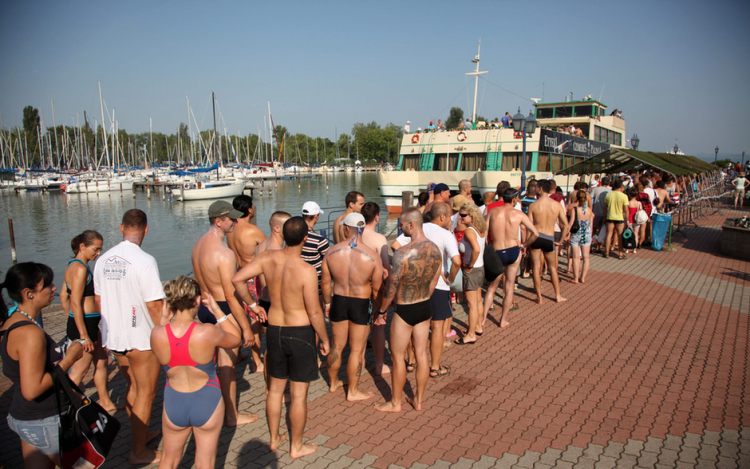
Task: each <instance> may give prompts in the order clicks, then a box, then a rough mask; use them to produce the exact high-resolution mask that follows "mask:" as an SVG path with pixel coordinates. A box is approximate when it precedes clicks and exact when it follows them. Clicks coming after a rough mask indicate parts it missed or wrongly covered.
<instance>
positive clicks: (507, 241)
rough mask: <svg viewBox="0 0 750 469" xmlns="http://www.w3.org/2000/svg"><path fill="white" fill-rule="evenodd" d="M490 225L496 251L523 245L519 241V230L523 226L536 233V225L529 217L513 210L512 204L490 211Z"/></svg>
mask: <svg viewBox="0 0 750 469" xmlns="http://www.w3.org/2000/svg"><path fill="white" fill-rule="evenodd" d="M532 205H534V204H532ZM488 224H489V227H490V233H492V247H493V248H494V249H495V250H496V251H499V250H501V249H508V248H512V247H516V246H520V245H521V241H520V240H519V239H518V229H519V227H520V226H521V224H523V225H524V226H525V227H526V229H527V230H530V231H534V229H533V226H534V225H533V224H532V223H531V220H529V217H527V216H526V214H525V213H523V212H522V211H520V210H516V209H515V208H513V205H512V204H505V205H501V206H499V207H495V208H493V209H492V210H490V215H489V219H488Z"/></svg>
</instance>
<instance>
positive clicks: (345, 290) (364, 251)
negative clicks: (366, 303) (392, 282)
mask: <svg viewBox="0 0 750 469" xmlns="http://www.w3.org/2000/svg"><path fill="white" fill-rule="evenodd" d="M326 269H327V270H328V271H329V272H330V274H331V277H332V278H333V293H334V295H337V296H346V297H350V298H362V299H365V298H370V297H371V296H372V293H373V289H375V290H376V291H377V290H379V287H380V285H381V283H382V279H383V264H382V262H381V261H380V258H379V257H378V254H377V253H376V252H375V251H373V250H372V249H370V248H369V247H368V246H366V245H365V244H364V243H359V244H357V245H356V246H354V247H351V246H349V241H343V242H341V243H339V244H337V245H335V246H333V247H332V248H331V249H330V250H329V251H328V252H327V253H326V257H325V258H324V259H323V270H324V271H325V270H326ZM324 276H325V274H324Z"/></svg>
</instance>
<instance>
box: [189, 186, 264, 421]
mask: <svg viewBox="0 0 750 469" xmlns="http://www.w3.org/2000/svg"><path fill="white" fill-rule="evenodd" d="M242 215H243V214H242V212H240V211H239V210H235V208H234V207H233V206H232V204H230V203H229V202H227V201H226V200H217V201H216V202H214V203H212V204H211V206H210V207H208V220H209V223H210V226H209V228H208V233H206V234H205V235H203V236H202V237H201V238H200V239H199V240H198V241H197V242H196V243H195V246H193V252H192V255H191V260H192V263H193V272H194V274H195V279H196V280H197V281H198V285H200V287H201V295H204V294H206V293H210V294H211V295H212V296H213V297H214V299H215V300H216V303H217V304H218V305H219V307H220V308H221V310H222V311H223V312H224V314H226V315H227V316H228V317H229V320H230V321H232V322H233V323H234V325H235V326H237V327H239V328H240V329H241V330H242V338H243V342H244V343H243V345H244V346H245V347H250V346H252V345H253V343H254V337H253V332H252V330H251V329H250V322H249V321H248V319H247V315H246V314H245V309H244V307H243V306H242V304H240V302H239V301H238V300H237V297H236V296H235V289H234V285H232V277H233V276H234V274H235V273H236V272H237V259H236V258H235V256H234V252H233V251H232V250H231V249H229V247H228V246H227V245H226V244H225V243H224V240H225V238H226V236H227V233H231V232H232V231H234V227H235V225H236V224H237V219H238V218H241V217H242ZM248 306H249V307H250V309H252V310H253V312H254V313H255V314H257V315H258V317H259V318H260V319H261V320H265V318H266V312H265V311H263V308H261V307H259V306H258V305H257V304H256V303H253V304H249V305H248ZM198 319H199V320H200V321H201V322H203V323H209V324H216V318H215V317H214V315H213V314H211V312H210V311H209V310H208V308H206V307H205V306H204V305H203V304H202V303H201V306H200V308H199V309H198ZM239 351H240V350H239V347H237V348H234V349H219V353H218V364H219V366H218V375H219V384H220V385H221V394H222V398H223V399H224V406H225V408H226V411H225V412H226V413H225V415H224V424H225V425H226V426H228V427H235V426H237V425H243V424H247V423H252V422H255V421H256V420H258V416H257V415H255V414H240V413H239V412H238V410H237V380H236V377H235V373H234V367H235V364H236V360H237V355H238V354H239Z"/></svg>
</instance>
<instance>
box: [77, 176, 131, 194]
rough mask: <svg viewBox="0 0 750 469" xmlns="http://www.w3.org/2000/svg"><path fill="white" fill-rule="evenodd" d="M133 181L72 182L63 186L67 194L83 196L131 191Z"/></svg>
mask: <svg viewBox="0 0 750 469" xmlns="http://www.w3.org/2000/svg"><path fill="white" fill-rule="evenodd" d="M134 182H135V181H134V180H133V179H128V180H122V181H118V180H116V179H108V180H95V181H80V182H72V183H70V184H67V185H66V186H65V192H67V193H68V194H85V193H89V192H112V191H116V192H120V191H122V192H124V191H132V190H133V183H134Z"/></svg>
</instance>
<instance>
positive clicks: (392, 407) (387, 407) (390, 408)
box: [375, 401, 401, 412]
mask: <svg viewBox="0 0 750 469" xmlns="http://www.w3.org/2000/svg"><path fill="white" fill-rule="evenodd" d="M375 410H379V411H381V412H401V403H400V402H399V404H398V405H396V404H394V403H393V401H388V402H386V403H385V404H378V405H376V406H375Z"/></svg>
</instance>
